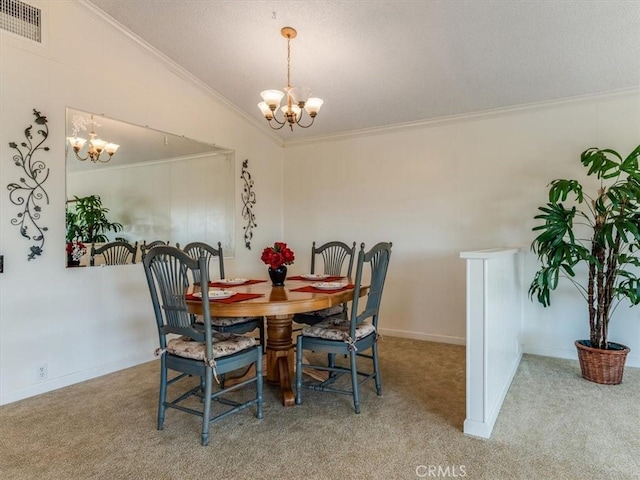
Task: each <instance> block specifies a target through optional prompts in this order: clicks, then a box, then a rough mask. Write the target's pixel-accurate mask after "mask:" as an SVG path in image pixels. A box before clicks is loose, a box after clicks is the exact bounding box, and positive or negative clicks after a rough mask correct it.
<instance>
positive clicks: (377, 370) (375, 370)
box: [372, 340, 382, 395]
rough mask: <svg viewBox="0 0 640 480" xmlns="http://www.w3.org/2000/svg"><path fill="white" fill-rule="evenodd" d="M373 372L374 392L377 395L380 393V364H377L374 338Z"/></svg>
mask: <svg viewBox="0 0 640 480" xmlns="http://www.w3.org/2000/svg"><path fill="white" fill-rule="evenodd" d="M372 350H373V373H374V374H375V376H374V377H373V379H374V381H375V382H376V393H377V394H378V395H382V383H381V382H380V366H379V364H378V341H377V340H374V342H373V346H372Z"/></svg>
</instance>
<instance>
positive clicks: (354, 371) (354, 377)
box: [349, 350, 360, 413]
mask: <svg viewBox="0 0 640 480" xmlns="http://www.w3.org/2000/svg"><path fill="white" fill-rule="evenodd" d="M349 356H350V357H351V387H352V388H353V406H354V408H355V410H356V413H360V396H359V395H358V367H357V366H356V351H355V350H351V351H350V352H349Z"/></svg>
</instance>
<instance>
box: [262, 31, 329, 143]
mask: <svg viewBox="0 0 640 480" xmlns="http://www.w3.org/2000/svg"><path fill="white" fill-rule="evenodd" d="M280 33H281V34H282V36H283V37H285V38H286V39H287V86H286V87H285V89H284V90H285V91H284V92H281V91H280V90H265V91H263V92H261V93H260V96H261V97H262V99H263V100H264V101H263V102H260V103H259V104H258V108H259V109H260V111H261V112H262V115H264V118H266V119H267V120H268V121H269V126H270V127H271V128H272V129H274V130H280V129H281V128H282V127H284V126H285V125H287V124H288V125H289V127H290V128H291V131H293V125H294V124H295V125H298V126H299V127H302V128H309V127H310V126H311V125H313V122H314V120H315V118H316V115H317V114H318V112H319V111H320V107H322V104H323V103H324V101H323V100H322V99H320V98H309V96H310V95H311V89H310V88H308V87H292V86H291V39H292V38H296V35H297V34H298V32H296V30H295V29H294V28H291V27H284V28H282V30H280ZM285 95H286V96H287V104H286V105H284V106H283V107H282V108H281V112H282V114H283V116H284V118H283V119H282V121H280V120H278V118H277V117H276V115H277V113H278V108H280V102H282V99H283V97H284V96H285ZM303 109H304V111H306V112H307V114H308V115H309V117H311V122H310V123H309V124H308V125H303V124H301V123H300V121H301V120H302V117H303V113H302V111H303ZM272 120H273V123H272ZM274 124H275V125H276V126H274Z"/></svg>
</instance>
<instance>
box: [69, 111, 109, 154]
mask: <svg viewBox="0 0 640 480" xmlns="http://www.w3.org/2000/svg"><path fill="white" fill-rule="evenodd" d="M72 123H73V131H72V133H71V134H72V135H73V136H71V137H67V141H68V142H69V145H71V147H72V148H73V151H74V153H75V154H76V158H77V159H78V160H80V161H82V162H84V161H85V160H91V161H92V162H93V163H96V162H100V163H107V162H108V161H109V160H111V157H112V156H113V154H114V153H116V151H117V150H118V148H120V145H116V144H115V143H110V142H107V141H106V140H102V139H100V138H96V136H97V133H96V131H95V128H96V126H99V125H97V124H96V122H95V121H94V120H93V115H91V121H90V122H87V119H86V118H85V117H83V116H82V115H74V116H73V121H72ZM88 123H90V124H91V130H90V131H89V137H90V139H89V150H88V151H87V153H86V155H85V156H84V157H82V156H80V150H82V147H84V145H85V143H87V139H86V138H82V137H79V136H78V133H79V132H80V130H87V124H88ZM103 153H106V154H107V155H108V156H105V157H102V154H103Z"/></svg>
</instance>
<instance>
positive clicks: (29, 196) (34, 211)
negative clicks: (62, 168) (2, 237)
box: [7, 108, 49, 260]
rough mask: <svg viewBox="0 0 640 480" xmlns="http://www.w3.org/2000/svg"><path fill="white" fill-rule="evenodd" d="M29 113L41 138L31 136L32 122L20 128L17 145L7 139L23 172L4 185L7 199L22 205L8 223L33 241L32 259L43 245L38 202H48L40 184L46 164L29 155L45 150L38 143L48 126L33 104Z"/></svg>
mask: <svg viewBox="0 0 640 480" xmlns="http://www.w3.org/2000/svg"><path fill="white" fill-rule="evenodd" d="M33 114H34V115H35V117H36V120H35V123H36V125H39V126H40V128H38V130H37V134H38V135H39V136H40V137H42V139H41V140H40V139H34V138H33V134H32V132H31V131H32V129H33V125H29V126H28V127H27V128H25V130H24V136H25V137H26V141H25V142H22V143H20V145H18V144H17V143H15V142H9V147H11V148H13V149H15V150H17V151H18V153H17V154H15V155H14V156H13V163H15V164H16V167H19V168H22V170H24V176H22V177H20V179H19V181H18V182H17V183H10V184H9V185H7V189H8V190H9V200H10V201H11V203H13V204H14V205H18V206H20V207H22V211H21V212H19V213H18V214H17V215H16V216H15V217H14V218H12V219H11V224H12V225H16V226H18V227H19V228H20V235H22V236H23V237H24V238H26V239H28V240H31V241H32V242H35V243H34V245H32V246H31V248H30V249H29V255H28V256H27V259H28V260H33V259H34V258H37V257H38V256H39V255H41V254H42V251H43V247H44V232H46V231H47V230H48V228H47V227H42V226H40V225H39V221H40V212H41V211H42V207H41V203H42V202H46V203H47V205H48V204H49V195H47V192H46V191H45V190H44V187H43V184H44V182H45V181H46V180H47V178H49V168H48V167H47V166H46V165H45V163H44V162H43V161H41V160H34V158H33V155H34V154H35V153H36V152H37V151H38V150H44V151H45V152H48V151H49V147H43V146H42V144H43V143H44V141H45V140H46V139H47V137H48V136H49V127H48V126H47V117H45V116H44V115H41V114H40V112H39V111H37V110H36V109H35V108H34V109H33Z"/></svg>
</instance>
